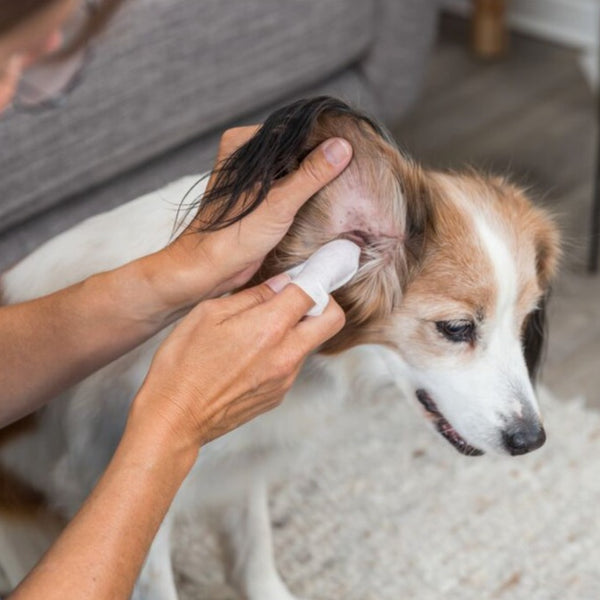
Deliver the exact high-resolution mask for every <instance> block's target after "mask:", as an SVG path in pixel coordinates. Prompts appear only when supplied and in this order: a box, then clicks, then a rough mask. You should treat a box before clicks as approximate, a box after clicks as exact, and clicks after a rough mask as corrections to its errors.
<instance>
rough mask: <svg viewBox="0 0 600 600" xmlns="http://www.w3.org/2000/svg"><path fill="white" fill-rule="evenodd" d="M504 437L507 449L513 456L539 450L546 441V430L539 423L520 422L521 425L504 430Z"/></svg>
mask: <svg viewBox="0 0 600 600" xmlns="http://www.w3.org/2000/svg"><path fill="white" fill-rule="evenodd" d="M502 437H503V439H504V445H505V446H506V449H507V450H508V451H509V452H510V453H511V454H512V455H513V456H516V455H518V454H527V452H531V451H532V450H537V449H538V448H539V447H541V446H543V445H544V442H545V441H546V432H545V431H544V428H543V427H542V426H541V425H540V424H538V423H535V424H526V423H519V425H517V426H514V425H513V426H512V427H510V429H507V430H506V431H504V432H503V434H502Z"/></svg>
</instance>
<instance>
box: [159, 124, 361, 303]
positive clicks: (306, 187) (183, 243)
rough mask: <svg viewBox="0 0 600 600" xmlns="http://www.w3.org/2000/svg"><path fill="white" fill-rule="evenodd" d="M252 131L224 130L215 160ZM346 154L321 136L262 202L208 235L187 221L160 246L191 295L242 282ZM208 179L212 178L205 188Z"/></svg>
mask: <svg viewBox="0 0 600 600" xmlns="http://www.w3.org/2000/svg"><path fill="white" fill-rule="evenodd" d="M257 129H258V126H248V127H238V128H234V129H229V130H228V131H226V132H225V133H224V134H223V136H222V138H221V142H220V146H219V153H218V156H217V162H216V164H217V165H218V164H219V163H220V162H221V161H223V160H224V159H225V158H227V157H228V156H229V155H230V154H231V153H232V152H234V151H235V150H237V148H239V147H240V146H242V145H243V144H244V143H246V142H247V141H248V140H249V139H250V138H251V137H252V136H253V135H254V133H256V130H257ZM351 158H352V147H351V146H350V144H349V143H348V142H347V141H346V140H343V139H340V138H332V139H329V140H326V141H325V142H323V143H322V144H321V145H320V146H318V147H317V148H316V149H315V150H313V151H312V152H311V153H310V154H309V155H308V156H307V157H306V158H305V159H304V161H303V162H302V163H301V165H300V167H299V168H298V170H296V171H295V172H293V173H291V174H290V175H288V176H286V177H284V178H282V179H281V180H278V181H277V182H275V183H274V184H273V187H272V188H271V191H270V192H269V194H268V196H267V198H266V199H265V201H264V202H263V203H262V204H261V205H260V206H259V207H258V208H257V209H256V210H254V211H253V212H252V213H251V214H249V215H248V216H246V217H244V218H243V219H241V220H240V221H239V222H237V223H234V224H233V225H230V226H229V227H226V228H224V229H221V230H218V231H213V232H207V233H198V232H197V231H196V229H197V226H196V225H195V223H194V222H192V223H191V225H190V226H189V227H188V229H187V230H185V231H184V232H183V233H182V234H181V235H180V236H179V237H178V238H177V239H176V240H175V241H174V242H173V243H172V244H170V245H169V246H168V247H167V248H166V249H165V252H166V253H167V254H168V255H169V257H170V258H171V260H172V261H174V263H175V265H176V268H178V269H180V273H181V274H182V281H184V283H183V285H184V286H185V287H187V294H188V295H189V296H190V299H191V298H195V301H199V300H201V299H203V298H209V297H215V296H219V295H221V294H224V293H226V292H229V291H231V290H233V289H235V288H238V287H239V286H241V285H243V284H244V283H246V282H247V281H248V280H249V279H250V278H251V277H252V275H254V273H255V272H256V271H257V270H258V268H259V266H260V265H261V263H262V261H263V259H264V258H265V256H266V255H267V253H268V252H269V251H270V250H272V249H273V248H274V247H275V246H276V245H277V243H278V242H279V241H280V240H281V238H283V236H284V235H285V233H286V232H287V230H288V229H289V227H290V225H291V224H292V221H293V219H294V216H295V215H296V212H297V211H298V210H299V209H300V207H301V206H302V205H303V204H304V203H305V202H306V201H307V200H308V199H309V198H310V197H311V196H313V195H314V194H316V193H317V192H318V191H319V190H320V189H321V188H322V187H324V186H325V185H327V184H328V183H329V182H330V181H332V180H333V179H334V178H335V177H337V175H339V174H340V173H341V172H342V171H343V170H344V168H345V167H346V166H347V165H348V163H349V162H350V159H351ZM213 179H214V176H213V177H211V179H210V180H209V182H208V188H210V186H211V185H212V184H213ZM200 271H202V273H200ZM207 273H208V274H210V277H209V278H208V280H207Z"/></svg>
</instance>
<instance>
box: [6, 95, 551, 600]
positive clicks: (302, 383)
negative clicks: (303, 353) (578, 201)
mask: <svg viewBox="0 0 600 600" xmlns="http://www.w3.org/2000/svg"><path fill="white" fill-rule="evenodd" d="M332 136H338V137H344V138H346V139H347V140H348V141H349V142H350V143H351V144H352V147H353V148H354V155H353V159H352V162H351V163H350V165H349V166H348V168H347V169H346V170H345V171H344V172H343V173H342V174H341V175H340V176H339V177H337V179H335V180H334V181H333V182H332V183H330V184H329V185H328V186H326V187H325V188H324V189H323V190H322V191H320V192H319V193H318V194H316V195H315V196H314V197H313V198H312V199H311V200H309V201H308V202H307V203H306V204H305V205H304V206H303V207H302V208H301V210H300V211H299V213H298V215H297V217H296V219H295V220H294V223H293V225H292V227H291V228H290V230H289V232H288V233H287V235H286V236H285V237H284V239H283V240H282V241H281V243H280V244H279V245H278V246H277V247H276V248H275V249H274V250H273V251H272V252H271V253H270V254H269V255H268V256H267V257H266V259H265V261H264V263H263V264H262V266H261V268H260V269H259V271H258V273H257V274H256V276H255V277H254V279H253V281H252V282H250V284H252V283H256V282H258V281H262V280H264V279H266V278H268V277H270V276H272V275H274V274H276V273H279V272H282V271H284V270H287V269H289V268H291V267H293V266H294V265H297V264H299V263H300V262H302V261H304V260H306V259H307V258H308V256H310V255H311V254H312V253H313V252H314V251H315V250H317V249H318V248H319V247H320V246H321V245H323V244H324V243H326V242H328V241H330V240H332V239H335V238H340V237H342V238H347V239H351V240H352V241H354V242H356V243H357V244H359V246H360V247H361V259H360V269H359V272H358V274H357V275H356V276H355V277H354V279H353V280H352V281H350V282H349V283H348V284H347V285H345V286H344V287H343V288H341V289H340V290H339V291H338V292H336V293H335V295H334V296H335V298H336V300H337V301H338V302H339V304H340V305H341V306H342V308H343V309H344V311H345V312H346V316H347V321H346V325H345V326H344V328H343V329H342V330H341V331H340V332H339V333H338V334H337V335H336V336H335V337H333V338H332V339H331V340H329V341H328V342H327V343H325V344H324V345H323V346H322V347H321V348H320V350H319V351H318V352H317V353H315V354H314V355H313V356H311V357H309V358H308V360H307V361H306V364H305V366H304V367H303V370H302V372H301V373H300V375H299V377H298V379H297V381H296V382H295V384H294V386H293V387H292V389H291V391H290V392H289V393H288V394H287V396H286V399H285V401H284V402H283V404H282V405H281V406H280V407H279V408H277V409H276V410H274V411H272V412H271V413H268V414H265V415H263V416H261V417H259V418H258V419H255V420H254V421H253V422H251V423H248V424H247V425H244V426H243V427H241V428H240V429H238V430H236V431H233V432H231V433H229V434H228V435H226V436H224V437H223V438H220V439H217V440H215V441H214V442H213V443H211V444H210V445H208V446H207V447H206V448H204V449H203V450H202V452H201V453H200V454H199V457H198V460H197V462H196V464H195V466H194V468H193V469H192V471H191V473H190V474H189V476H188V478H187V479H186V481H185V482H184V484H183V486H182V488H181V490H180V492H179V494H178V495H177V497H176V498H175V501H174V503H173V505H172V507H171V509H170V511H169V513H168V515H167V517H166V519H165V521H164V523H163V525H162V526H161V528H160V530H159V533H158V535H157V537H156V539H155V541H154V543H153V545H152V548H151V551H150V553H149V555H148V558H147V560H146V563H145V565H144V568H143V570H142V573H141V575H140V578H139V580H138V583H137V586H136V589H135V592H134V598H137V599H142V598H143V599H145V600H148V599H152V600H173V599H176V598H177V591H176V588H175V583H174V578H173V572H172V568H171V557H170V551H171V545H170V539H169V538H170V532H171V527H172V524H173V521H174V519H175V518H176V517H177V515H179V514H182V513H185V512H188V511H190V510H192V509H196V508H198V507H199V506H203V507H210V508H211V510H212V514H213V515H218V521H219V523H220V527H221V530H222V533H223V538H224V540H225V544H226V547H227V549H228V551H229V553H230V558H231V560H230V564H229V573H228V575H229V580H230V581H231V583H232V584H233V585H234V586H235V587H236V588H237V590H238V591H239V592H240V593H241V594H242V595H243V596H244V597H245V598H248V599H249V600H291V599H292V598H293V596H292V595H291V593H290V592H289V590H288V589H287V587H286V586H285V584H284V582H283V580H282V578H281V577H280V575H279V574H278V572H277V569H276V566H275V563H274V559H273V551H272V542H271V530H270V524H269V515H268V507H267V487H268V484H269V483H270V482H272V481H273V480H274V479H277V478H278V477H281V476H282V474H283V472H285V471H287V469H288V465H289V463H290V461H291V460H293V457H294V456H295V455H296V454H297V452H298V450H299V449H300V448H301V447H302V445H303V444H305V441H306V440H307V439H310V438H311V437H312V435H313V432H314V431H315V430H316V429H317V428H318V427H319V425H320V424H321V423H322V422H324V421H325V420H326V419H325V417H326V416H327V415H330V416H331V415H340V414H342V413H345V414H348V413H352V410H351V405H349V404H348V400H349V399H351V398H352V397H353V396H356V394H357V386H359V385H361V386H362V385H363V384H364V381H365V380H371V381H372V382H374V386H375V387H376V385H377V384H378V382H380V381H382V380H384V379H386V378H387V380H389V379H390V378H394V379H395V380H396V381H401V382H402V385H403V386H404V387H408V388H410V390H411V392H410V395H411V396H414V399H415V405H416V406H418V407H419V409H420V410H421V411H422V412H423V415H424V416H425V418H426V421H428V422H429V423H430V424H431V425H432V427H433V428H434V430H436V431H437V432H438V433H439V434H441V436H443V438H445V439H446V440H447V441H448V442H449V443H450V444H451V445H452V446H453V447H454V448H455V449H456V450H458V451H459V452H461V453H462V454H465V455H468V456H477V455H480V454H483V453H484V452H497V453H502V454H506V455H519V454H524V453H526V452H530V451H532V450H535V449H537V448H539V447H540V446H541V445H542V444H543V443H544V441H545V437H546V435H545V432H544V428H543V425H542V419H541V416H540V411H539V408H538V405H537V401H536V395H535V391H534V381H535V377H536V374H537V371H538V367H539V364H540V360H541V356H542V349H543V340H544V335H545V316H544V315H545V303H546V298H547V296H548V293H549V289H550V285H551V282H552V279H553V277H554V275H555V272H556V269H557V263H558V259H559V235H558V232H557V229H556V226H555V224H554V223H553V221H552V219H551V218H550V216H549V215H548V214H546V213H545V212H544V211H543V210H541V209H540V208H537V207H535V206H533V204H532V203H531V202H530V201H529V199H528V198H527V196H526V194H525V193H524V192H523V191H522V190H521V189H520V188H518V187H517V186H515V185H513V184H512V183H510V182H509V181H508V180H506V179H504V178H501V177H492V176H485V175H482V174H479V173H476V172H474V171H467V172H465V173H443V172H437V171H431V170H427V169H424V168H422V167H420V166H419V165H417V164H416V163H415V162H413V161H412V160H410V159H409V158H407V157H406V156H404V155H403V154H402V153H401V152H400V151H399V150H398V148H397V147H396V145H395V144H394V142H393V141H392V140H391V138H390V137H389V136H388V135H387V134H386V132H385V131H384V130H383V129H382V128H381V127H380V126H379V125H378V124H377V123H376V122H374V121H373V120H371V119H369V118H368V117H367V116H366V115H364V114H362V113H360V112H359V111H356V110H353V109H352V108H350V107H349V106H348V105H347V104H345V103H343V102H341V101H339V100H336V99H333V98H328V97H319V98H313V99H308V100H301V101H298V102H295V103H293V104H290V105H288V106H285V107H283V108H282V109H280V110H278V111H276V112H275V113H273V114H272V115H271V117H269V118H268V119H267V120H266V122H265V123H264V125H263V126H262V127H261V128H260V130H259V131H258V132H257V133H256V134H255V136H254V137H253V138H252V139H251V140H250V141H248V142H247V143H246V144H245V145H244V146H242V147H241V148H240V149H238V150H237V151H236V152H235V153H234V154H232V155H231V156H230V157H229V158H228V159H227V160H226V161H224V162H223V163H222V164H221V165H219V168H218V172H217V175H216V178H215V184H214V186H213V187H212V188H211V189H210V190H209V191H206V189H205V186H206V179H204V182H200V183H198V182H197V178H194V177H191V178H184V179H182V180H180V181H178V182H175V183H173V184H171V185H169V186H167V187H166V188H164V189H162V190H159V191H158V192H156V193H153V194H150V195H148V196H145V197H142V198H140V199H137V200H134V201H133V202H130V203H128V204H125V205H123V206H121V207H119V208H117V209H115V210H112V211H110V212H108V213H104V214H101V215H99V216H95V217H92V218H90V219H88V220H87V221H84V222H83V223H81V224H80V225H77V226H76V227H74V228H73V229H71V230H69V231H67V232H65V233H62V234H60V235H59V236H57V237H56V238H54V239H52V240H50V241H49V242H47V243H46V244H44V245H43V246H41V247H40V248H39V249H38V250H37V251H35V252H34V253H33V254H31V255H30V256H28V257H27V258H25V259H24V260H23V261H21V262H20V263H19V264H17V265H16V266H15V267H14V268H12V269H11V270H9V271H8V272H7V273H5V274H4V275H3V277H2V279H1V280H0V281H1V286H2V292H3V295H4V301H5V302H19V301H24V300H27V299H30V298H33V297H36V296H39V295H42V294H46V293H49V292H51V291H53V290H56V289H59V288H62V287H64V286H67V285H69V284H71V283H74V282H76V281H78V280H81V279H82V278H84V277H86V276H88V275H91V274H93V273H94V272H98V271H100V270H106V269H110V268H114V267H116V266H118V265H120V264H123V263H125V262H127V261H129V260H133V259H134V258H137V257H139V256H141V255H144V254H147V253H151V252H153V251H156V250H158V249H159V248H161V247H163V246H164V245H166V244H167V243H168V242H169V240H170V239H171V236H172V235H173V227H174V222H175V221H176V232H177V231H181V230H182V229H183V228H184V227H186V226H187V224H188V223H189V222H190V220H191V218H192V216H193V215H195V214H196V213H197V222H198V223H200V224H201V225H200V228H201V229H203V230H205V231H210V230H212V229H216V228H219V227H223V226H225V225H227V224H230V223H232V222H235V221H236V220H238V219H239V218H241V217H243V216H244V215H246V214H248V213H249V212H250V211H252V210H253V209H254V208H255V207H256V206H257V205H258V204H259V203H260V202H262V201H263V200H264V198H265V197H266V195H267V194H268V192H269V189H270V186H271V185H272V183H273V182H274V181H276V180H277V179H278V178H280V177H282V176H285V175H286V174H288V173H290V172H292V171H293V170H294V169H295V168H296V167H297V166H298V164H299V163H300V161H301V160H302V159H303V158H304V157H305V156H306V155H307V154H308V153H309V152H310V151H311V150H312V149H313V148H315V147H316V146H317V145H318V144H319V143H320V142H322V141H323V140H325V139H326V138H329V137H332ZM182 198H185V205H186V206H187V207H188V210H187V213H186V214H184V215H183V216H182V217H181V218H179V219H177V220H175V217H174V212H173V206H176V205H177V204H178V203H179V202H181V201H182ZM195 222H196V221H195ZM133 230H136V231H137V232H138V233H137V235H132V233H131V232H132V231H133ZM167 333H168V332H166V331H165V332H162V333H160V334H159V335H157V336H155V337H154V338H153V339H151V340H149V341H148V342H146V343H145V344H143V345H142V346H140V347H139V348H137V349H135V350H133V351H132V352H130V353H129V354H127V355H126V356H124V357H122V358H121V359H119V360H117V361H115V362H113V363H112V364H110V365H108V366H107V367H105V368H103V369H101V370H100V371H98V372H97V373H95V374H94V375H92V376H91V377H89V378H88V379H86V380H85V381H83V382H82V383H80V384H79V385H77V386H75V387H74V388H73V389H71V390H69V391H68V392H66V393H65V394H63V395H62V396H61V397H60V398H57V399H55V400H54V401H53V402H51V403H50V404H49V405H48V407H46V408H45V409H44V410H42V411H40V413H39V414H38V415H37V417H36V421H35V423H34V425H33V426H32V427H31V428H28V429H23V430H22V431H21V432H20V433H19V434H17V435H11V436H10V437H9V438H8V439H7V440H5V441H4V443H2V444H1V445H0V463H1V464H2V466H3V469H4V470H5V471H7V472H9V473H10V474H11V476H13V477H16V478H18V479H19V481H20V484H21V485H27V486H29V487H32V488H34V489H35V490H36V491H37V492H38V493H41V494H42V495H43V496H44V498H45V499H46V500H47V501H48V502H49V503H50V504H51V505H52V506H53V507H54V508H55V509H57V510H58V511H60V512H61V513H62V514H63V515H65V516H66V517H70V516H72V515H73V514H74V513H75V511H76V510H77V509H78V507H79V506H80V504H81V503H82V502H83V500H84V499H85V497H86V496H87V494H88V493H89V492H90V490H91V489H92V487H93V486H94V484H95V482H96V481H97V479H98V477H99V476H100V474H101V473H102V471H103V469H104V467H105V466H106V464H107V463H108V461H109V460H110V457H111V455H112V453H113V451H114V449H115V447H116V445H117V443H118V440H119V437H120V434H121V432H122V430H123V428H124V424H125V419H126V415H127V412H128V407H129V403H130V401H131V400H132V398H133V396H134V395H135V393H136V390H137V389H138V387H139V386H140V384H141V383H142V381H143V378H144V376H145V373H146V372H147V369H148V368H149V365H150V361H151V358H152V356H153V354H154V352H155V351H156V349H157V347H158V345H159V344H160V342H161V341H162V340H163V339H164V337H165V336H166V335H167ZM378 348H379V349H380V350H378ZM173 376H174V377H176V376H177V375H176V373H174V374H173ZM364 389H365V388H364V387H362V388H361V392H360V393H361V394H362V393H363V392H364ZM344 407H346V408H345V409H344Z"/></svg>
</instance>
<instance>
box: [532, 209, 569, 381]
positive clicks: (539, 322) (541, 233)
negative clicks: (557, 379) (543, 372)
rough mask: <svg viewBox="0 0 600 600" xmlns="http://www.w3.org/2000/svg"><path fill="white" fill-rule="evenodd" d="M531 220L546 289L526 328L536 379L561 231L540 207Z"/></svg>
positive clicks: (538, 269)
mask: <svg viewBox="0 0 600 600" xmlns="http://www.w3.org/2000/svg"><path fill="white" fill-rule="evenodd" d="M527 222H528V226H529V227H530V228H531V231H532V232H533V239H534V250H535V266H536V273H537V278H538V284H539V286H540V289H541V290H542V291H543V296H542V299H541V300H540V302H539V306H538V308H536V310H534V311H533V312H532V313H531V314H530V315H529V316H528V317H527V321H526V322H525V326H524V329H523V353H524V356H525V362H526V364H527V369H528V371H529V377H530V378H531V380H532V381H534V382H535V381H536V379H537V377H538V375H539V370H540V366H541V363H542V359H543V357H544V353H545V349H546V337H547V328H548V323H547V304H548V300H549V298H550V291H551V290H550V285H551V283H552V280H553V279H554V276H555V275H556V271H557V268H558V263H559V260H560V234H559V231H558V228H557V226H556V224H555V223H554V221H553V220H552V219H551V218H550V216H549V215H548V214H547V213H546V212H544V211H542V210H541V209H539V208H531V209H530V211H529V212H528V215H527Z"/></svg>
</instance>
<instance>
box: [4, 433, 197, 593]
mask: <svg viewBox="0 0 600 600" xmlns="http://www.w3.org/2000/svg"><path fill="white" fill-rule="evenodd" d="M161 436H162V437H161ZM196 456H197V450H196V449H194V448H192V447H190V446H186V447H183V446H180V447H176V446H174V442H173V441H172V440H171V436H170V435H162V434H161V433H158V432H156V431H139V430H136V429H132V428H130V426H129V425H128V428H127V429H126V431H125V434H124V436H123V439H122V441H121V444H120V445H119V447H118V449H117V451H116V453H115V455H114V457H113V459H112V461H111V463H110V465H109V466H108V468H107V470H106V472H105V473H104V475H103V476H102V478H101V479H100V481H99V483H98V485H97V486H96V488H95V489H94V491H93V492H92V494H91V495H90V497H89V498H88V499H87V501H86V502H85V504H84V505H83V507H82V508H81V510H80V511H79V513H78V514H77V515H76V516H75V518H74V519H73V520H72V521H71V523H70V524H69V525H68V527H67V528H66V529H65V531H64V532H63V534H62V535H61V536H60V537H59V538H58V540H57V541H56V543H55V544H54V545H53V546H52V547H51V548H50V550H49V551H48V552H47V553H46V555H45V556H44V558H43V559H42V560H41V562H40V563H39V564H38V566H37V567H36V568H35V569H34V570H33V571H32V572H31V573H30V574H29V575H28V577H27V578H26V579H25V580H24V581H23V582H22V583H21V585H20V586H19V587H18V588H17V589H16V590H15V592H14V593H13V595H11V596H10V598H11V599H13V600H17V599H23V600H25V599H28V598H32V599H33V598H35V599H37V598H45V599H47V600H52V599H53V598H56V599H57V600H63V599H64V598H72V599H73V600H76V599H78V598H85V599H86V600H97V599H98V600H99V599H108V598H110V599H111V600H117V599H119V598H123V599H125V598H129V597H130V595H131V592H132V589H133V586H134V584H135V581H136V579H137V577H138V574H139V571H140V569H141V567H142V564H143V561H144V559H145V556H146V554H147V552H148V549H149V547H150V545H151V543H152V540H153V538H154V536H155V534H156V532H157V531H158V528H159V526H160V523H161V521H162V520H163V518H164V516H165V514H166V512H167V510H168V508H169V506H170V504H171V502H172V500H173V498H174V496H175V494H176V492H177V490H178V489H179V487H180V485H181V483H182V482H183V480H184V478H185V476H186V475H187V473H188V472H189V469H190V468H191V467H192V465H193V463H194V460H195V458H196Z"/></svg>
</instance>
